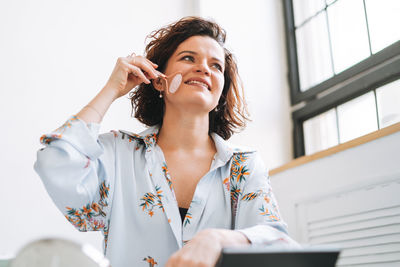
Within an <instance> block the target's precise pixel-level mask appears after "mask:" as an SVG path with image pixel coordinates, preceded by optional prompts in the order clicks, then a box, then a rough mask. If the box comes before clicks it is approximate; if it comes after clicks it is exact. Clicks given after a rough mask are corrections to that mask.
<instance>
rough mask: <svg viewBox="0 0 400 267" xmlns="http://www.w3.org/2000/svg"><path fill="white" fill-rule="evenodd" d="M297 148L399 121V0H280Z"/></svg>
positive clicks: (312, 148)
mask: <svg viewBox="0 0 400 267" xmlns="http://www.w3.org/2000/svg"><path fill="white" fill-rule="evenodd" d="M283 3H284V5H283V7H284V8H283V10H284V15H285V30H286V37H287V38H286V41H287V54H288V64H289V73H288V78H289V83H290V90H291V94H290V95H291V104H292V110H293V112H292V118H293V125H294V133H293V135H294V148H295V149H294V154H295V157H299V156H302V155H305V154H311V153H315V152H317V151H320V150H323V149H326V148H329V147H331V146H334V145H337V144H340V143H343V142H346V141H349V140H351V139H354V138H357V137H359V136H361V135H364V134H367V133H369V132H371V131H374V130H377V129H380V128H383V127H386V126H388V125H390V124H393V123H396V122H399V121H400V111H399V109H400V108H399V107H400V80H399V79H400V41H399V40H400V27H399V26H398V25H400V16H399V15H398V14H400V1H398V0H307V1H303V0H283Z"/></svg>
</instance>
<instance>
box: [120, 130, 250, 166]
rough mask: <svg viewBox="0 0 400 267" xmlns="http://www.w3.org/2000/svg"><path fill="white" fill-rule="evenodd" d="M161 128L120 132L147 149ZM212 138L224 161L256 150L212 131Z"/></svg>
mask: <svg viewBox="0 0 400 267" xmlns="http://www.w3.org/2000/svg"><path fill="white" fill-rule="evenodd" d="M159 129H160V128H159V126H158V125H155V126H152V127H149V128H148V129H146V130H144V131H143V132H141V133H139V134H134V133H131V132H127V131H123V130H120V132H121V133H124V134H126V135H128V136H130V137H131V138H134V139H137V140H139V141H140V142H141V143H143V144H144V145H145V147H146V149H149V148H151V147H154V146H155V145H156V143H157V137H158V132H159ZM211 138H212V139H213V140H214V143H215V147H216V149H217V154H216V158H218V159H219V160H221V161H222V162H224V163H226V162H228V161H229V160H230V159H231V158H232V156H233V155H234V154H240V153H251V152H254V151H255V150H254V149H250V148H246V147H241V146H235V145H232V144H231V143H229V142H228V141H226V140H224V139H223V138H222V137H221V136H219V135H218V134H216V133H211Z"/></svg>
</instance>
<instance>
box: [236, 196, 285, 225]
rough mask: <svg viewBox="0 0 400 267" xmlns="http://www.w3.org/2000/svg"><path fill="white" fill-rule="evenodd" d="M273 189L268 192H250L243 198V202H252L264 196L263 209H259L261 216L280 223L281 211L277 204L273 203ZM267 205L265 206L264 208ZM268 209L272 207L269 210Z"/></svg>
mask: <svg viewBox="0 0 400 267" xmlns="http://www.w3.org/2000/svg"><path fill="white" fill-rule="evenodd" d="M271 194H272V192H271V189H269V190H268V192H264V191H263V190H257V191H255V192H250V193H248V194H246V195H244V196H243V197H242V200H243V201H252V200H254V199H256V198H257V197H259V196H262V197H263V198H264V199H263V200H264V202H265V203H263V204H262V205H261V207H260V208H259V209H258V210H259V211H260V215H262V216H265V217H267V218H268V219H269V220H270V221H279V220H280V216H279V211H278V207H277V206H276V204H275V202H273V201H271ZM264 204H265V206H264ZM268 207H271V209H269V208H268Z"/></svg>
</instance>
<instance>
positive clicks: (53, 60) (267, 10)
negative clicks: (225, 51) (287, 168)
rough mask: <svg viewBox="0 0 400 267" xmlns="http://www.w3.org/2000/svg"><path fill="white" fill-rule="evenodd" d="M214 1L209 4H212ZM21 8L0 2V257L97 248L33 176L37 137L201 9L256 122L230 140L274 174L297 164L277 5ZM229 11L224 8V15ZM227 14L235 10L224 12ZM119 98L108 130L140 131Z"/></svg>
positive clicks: (177, 0)
mask: <svg viewBox="0 0 400 267" xmlns="http://www.w3.org/2000/svg"><path fill="white" fill-rule="evenodd" d="M210 3H211V2H210ZM210 3H208V1H203V2H201V4H199V3H198V2H196V0H193V1H187V0H168V1H163V0H149V1H133V0H115V1H105V0H96V1H94V0H79V1H78V0H70V1H61V0H38V1H29V0H16V1H1V2H0V38H1V41H0V100H1V105H0V122H1V125H2V126H1V131H0V137H1V138H0V148H1V150H0V171H1V172H0V203H1V204H0V205H1V209H0V210H1V215H0V255H2V254H3V255H4V254H13V253H16V252H17V249H18V248H20V247H21V246H22V245H24V244H25V243H26V242H28V241H30V240H32V239H36V238H40V237H44V236H59V237H65V238H70V239H73V240H77V241H85V242H90V243H92V244H94V245H95V246H96V247H98V248H101V244H100V240H101V235H100V234H97V233H79V232H78V231H76V230H75V229H74V228H73V227H72V226H71V225H70V224H69V223H67V222H66V220H65V219H64V217H63V216H62V214H61V213H60V212H59V211H58V210H56V208H55V205H54V204H53V203H52V201H51V200H50V198H49V197H48V195H47V193H46V191H45V190H44V187H43V185H42V184H41V182H40V180H39V178H38V176H37V175H36V173H35V172H34V171H33V163H34V161H35V158H36V151H37V150H38V149H39V148H40V144H39V137H40V136H41V135H42V134H43V133H45V132H48V131H51V130H52V129H55V128H57V127H58V126H59V125H60V124H61V123H63V122H64V120H66V119H67V118H68V116H70V115H71V114H74V113H76V112H78V111H79V109H80V108H81V107H82V106H84V105H85V104H86V103H87V102H88V101H89V100H90V99H91V98H92V97H93V96H94V95H95V94H96V93H97V92H98V90H99V89H100V88H101V87H102V86H103V85H104V84H105V82H106V81H107V79H108V77H109V74H110V73H111V70H112V68H113V66H114V64H115V61H116V59H117V57H119V56H126V55H127V54H129V53H130V52H132V51H135V52H137V53H138V52H139V53H140V52H142V51H143V50H144V39H145V36H146V35H147V34H148V33H150V32H151V31H152V30H154V29H157V28H159V27H160V26H163V25H165V24H167V23H170V22H172V21H175V20H177V19H179V18H180V17H182V16H186V15H193V14H197V13H196V10H195V9H196V7H197V8H198V7H200V13H201V14H202V15H204V16H207V17H209V16H214V17H215V18H216V20H217V21H218V22H220V23H221V24H222V26H223V27H225V28H226V29H227V31H228V45H229V46H230V47H231V48H232V50H233V52H235V53H236V54H237V58H238V61H239V71H240V72H241V74H242V77H243V81H244V83H245V88H246V93H247V97H248V100H249V101H248V102H249V105H250V111H251V113H252V115H253V117H252V118H253V122H252V123H251V124H250V125H249V127H248V129H247V130H246V131H245V132H244V133H242V134H240V135H239V136H238V137H234V138H233V141H234V142H235V143H240V144H246V145H250V146H255V147H257V148H258V149H259V150H260V151H261V153H262V154H263V156H264V158H265V160H266V162H267V163H268V164H269V166H271V167H276V166H278V165H281V164H283V163H285V162H287V161H289V160H290V158H291V138H290V115H289V108H288V107H289V104H288V96H287V92H288V88H287V84H286V80H285V72H286V66H285V62H286V59H285V56H284V38H283V31H282V29H283V24H282V23H283V20H282V17H281V14H282V12H281V6H280V1H274V0H269V1H261V0H259V1H253V2H252V4H247V3H244V2H238V1H237V2H234V3H232V2H228V1H218V2H217V1H215V2H214V3H213V5H210ZM225 6H226V7H225ZM227 7H229V10H230V11H229V12H226V10H227ZM130 112H131V109H130V102H129V101H128V99H126V98H122V99H120V100H118V101H117V102H116V103H114V104H113V105H112V107H111V109H110V111H109V112H108V113H107V115H106V116H105V118H104V121H103V124H102V131H103V132H104V131H109V130H110V129H127V130H131V131H136V132H138V131H141V130H142V129H143V126H141V125H140V124H139V123H138V122H136V121H134V120H133V119H131V118H130Z"/></svg>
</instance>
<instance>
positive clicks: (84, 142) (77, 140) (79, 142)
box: [40, 116, 103, 160]
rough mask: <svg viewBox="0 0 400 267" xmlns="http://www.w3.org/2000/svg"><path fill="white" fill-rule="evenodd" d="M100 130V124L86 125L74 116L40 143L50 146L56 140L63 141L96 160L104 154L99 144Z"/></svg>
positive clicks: (42, 138) (44, 137) (45, 135)
mask: <svg viewBox="0 0 400 267" xmlns="http://www.w3.org/2000/svg"><path fill="white" fill-rule="evenodd" d="M99 129H100V124H98V123H89V124H86V122H84V121H82V120H80V119H79V118H78V117H76V116H72V117H70V118H69V119H68V120H67V121H66V122H65V123H64V124H63V125H62V126H61V127H59V128H58V129H56V130H55V131H53V132H52V133H50V134H44V135H43V136H42V137H40V142H41V143H42V144H43V145H50V143H51V142H53V141H55V140H62V141H65V142H67V143H69V144H70V145H71V146H73V147H74V148H75V149H77V150H78V151H79V152H81V153H82V154H84V155H86V156H87V157H88V158H90V159H91V160H95V159H97V158H98V157H99V156H100V155H101V154H102V153H103V149H102V146H101V145H100V143H99V142H98V136H99Z"/></svg>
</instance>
